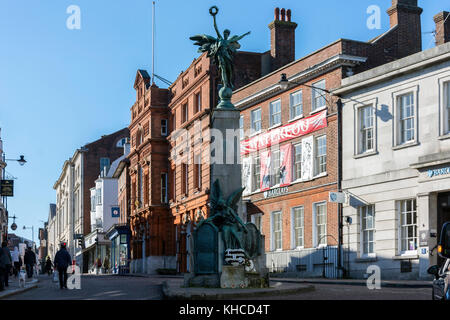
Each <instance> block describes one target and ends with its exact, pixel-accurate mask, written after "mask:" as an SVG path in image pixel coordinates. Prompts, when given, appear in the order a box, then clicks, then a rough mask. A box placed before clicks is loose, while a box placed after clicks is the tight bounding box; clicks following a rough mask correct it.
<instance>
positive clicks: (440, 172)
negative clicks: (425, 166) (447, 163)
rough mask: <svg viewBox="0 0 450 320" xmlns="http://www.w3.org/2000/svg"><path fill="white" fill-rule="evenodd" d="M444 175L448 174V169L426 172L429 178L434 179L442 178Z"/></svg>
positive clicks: (449, 172)
mask: <svg viewBox="0 0 450 320" xmlns="http://www.w3.org/2000/svg"><path fill="white" fill-rule="evenodd" d="M446 174H450V167H446V168H441V169H434V170H428V177H430V178H432V177H436V176H443V175H446Z"/></svg>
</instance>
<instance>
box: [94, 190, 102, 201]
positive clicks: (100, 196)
mask: <svg viewBox="0 0 450 320" xmlns="http://www.w3.org/2000/svg"><path fill="white" fill-rule="evenodd" d="M95 197H96V198H97V201H96V202H97V205H101V204H102V188H98V189H96V190H95Z"/></svg>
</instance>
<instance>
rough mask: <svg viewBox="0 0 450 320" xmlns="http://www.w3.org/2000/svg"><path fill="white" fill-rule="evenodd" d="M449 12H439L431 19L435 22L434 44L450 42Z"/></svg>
mask: <svg viewBox="0 0 450 320" xmlns="http://www.w3.org/2000/svg"><path fill="white" fill-rule="evenodd" d="M449 15H450V13H449V12H447V11H442V12H439V13H438V14H437V15H435V16H434V18H433V20H434V23H435V24H436V35H435V37H436V45H437V46H439V45H441V44H444V43H447V42H450V17H449Z"/></svg>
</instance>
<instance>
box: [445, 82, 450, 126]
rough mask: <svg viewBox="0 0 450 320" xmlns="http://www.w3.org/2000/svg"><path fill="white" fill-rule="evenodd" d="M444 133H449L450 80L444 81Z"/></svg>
mask: <svg viewBox="0 0 450 320" xmlns="http://www.w3.org/2000/svg"><path fill="white" fill-rule="evenodd" d="M444 105H445V123H444V126H445V134H448V133H450V81H448V82H445V83H444Z"/></svg>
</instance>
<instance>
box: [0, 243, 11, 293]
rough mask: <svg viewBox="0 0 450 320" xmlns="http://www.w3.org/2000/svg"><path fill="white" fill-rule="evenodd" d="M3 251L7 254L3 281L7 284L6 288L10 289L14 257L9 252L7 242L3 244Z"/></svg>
mask: <svg viewBox="0 0 450 320" xmlns="http://www.w3.org/2000/svg"><path fill="white" fill-rule="evenodd" d="M1 250H2V251H3V253H4V254H5V258H4V259H5V263H6V272H5V275H4V276H3V281H4V283H5V287H9V273H10V272H11V268H12V257H11V251H9V248H8V243H7V242H6V241H3V242H2V248H1Z"/></svg>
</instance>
